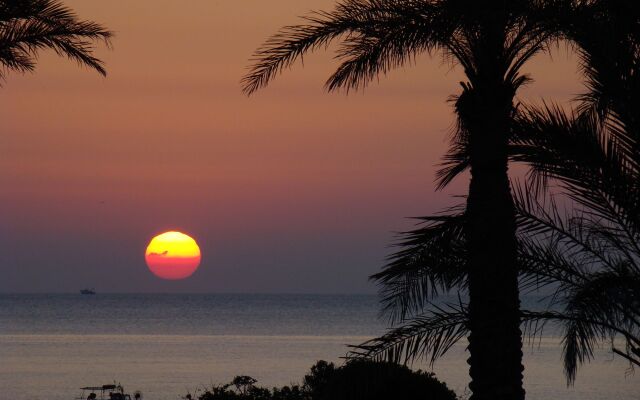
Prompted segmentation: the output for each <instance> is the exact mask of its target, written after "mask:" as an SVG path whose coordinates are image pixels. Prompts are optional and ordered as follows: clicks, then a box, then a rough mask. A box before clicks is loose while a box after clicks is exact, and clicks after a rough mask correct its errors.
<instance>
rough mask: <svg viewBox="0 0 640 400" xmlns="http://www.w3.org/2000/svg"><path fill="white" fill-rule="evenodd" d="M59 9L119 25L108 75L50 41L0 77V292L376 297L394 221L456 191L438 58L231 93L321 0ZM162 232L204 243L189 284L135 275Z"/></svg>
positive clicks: (556, 79) (98, 4)
mask: <svg viewBox="0 0 640 400" xmlns="http://www.w3.org/2000/svg"><path fill="white" fill-rule="evenodd" d="M65 3H66V4H67V5H69V6H70V7H71V8H73V9H74V10H76V11H77V13H78V14H79V15H80V16H81V17H82V18H84V19H93V20H96V21H98V22H101V23H103V24H104V25H106V26H107V27H108V28H109V29H111V30H113V31H114V32H115V33H116V37H115V38H114V40H113V45H114V49H113V50H112V51H108V50H105V49H103V48H100V49H99V51H98V55H99V57H101V58H103V59H104V60H105V62H106V67H107V70H108V74H109V75H108V77H107V78H102V77H100V76H99V75H97V74H96V73H94V72H93V71H88V70H86V69H80V68H78V67H77V66H76V65H74V64H73V63H70V62H68V61H67V60H64V59H61V58H57V57H56V56H55V55H53V54H51V53H45V54H43V55H42V57H41V59H40V60H39V64H38V67H37V69H36V72H35V74H26V75H18V74H10V75H9V76H8V77H7V81H6V82H4V84H3V87H2V88H0V102H1V104H2V110H3V111H2V114H1V117H2V118H1V120H2V121H3V122H2V124H1V125H0V184H1V185H2V187H3V190H2V195H0V210H2V216H3V218H2V220H3V223H2V226H1V227H0V243H1V246H2V247H1V248H0V275H1V276H2V278H3V279H1V280H0V292H75V291H77V290H78V289H80V288H82V287H86V286H89V287H95V288H96V289H97V290H98V291H103V292H287V293H362V292H373V291H374V290H375V288H374V287H373V285H372V284H370V283H369V282H368V280H367V277H368V276H369V275H370V274H371V273H374V272H376V271H377V270H378V269H379V268H380V267H381V266H382V264H383V262H384V257H385V255H387V254H388V253H389V251H390V249H389V245H390V244H391V243H392V240H393V237H394V235H393V232H394V231H401V230H404V229H408V228H410V227H411V226H412V225H413V224H414V222H413V221H411V220H408V219H406V218H405V217H410V216H419V215H426V214H430V213H433V212H437V211H439V210H441V209H442V208H443V207H445V206H447V205H451V204H453V203H454V202H455V201H456V200H455V199H454V198H452V195H456V194H463V193H465V192H466V186H467V179H466V177H463V178H460V179H458V180H457V181H455V182H454V183H453V184H452V185H451V187H450V188H449V189H447V190H446V191H443V192H435V191H434V190H435V189H434V184H433V181H434V171H435V169H436V167H435V166H436V165H437V164H438V163H439V162H440V159H441V157H442V155H444V153H445V151H446V148H447V139H448V133H449V128H450V127H451V125H452V123H453V113H452V110H451V105H450V104H449V103H447V99H448V98H449V96H451V95H452V94H456V93H458V92H459V86H458V81H459V80H461V78H460V71H459V70H456V69H454V70H451V68H450V66H448V65H445V64H443V63H442V61H441V60H440V59H439V58H434V59H429V58H427V57H423V58H421V59H419V60H418V61H417V65H416V66H413V67H407V68H404V69H401V70H396V71H394V72H393V73H391V74H389V75H388V76H386V77H383V78H381V79H380V82H379V83H374V84H373V85H371V86H370V87H369V88H368V89H366V90H365V91H364V92H363V93H351V94H349V95H348V96H345V95H344V94H340V93H338V94H327V93H325V91H324V90H323V83H324V80H325V79H326V78H327V77H328V76H329V74H330V72H331V71H332V69H333V68H334V67H335V66H336V64H335V62H334V61H333V60H332V54H331V53H330V52H327V53H325V52H321V53H319V54H317V55H315V56H312V57H309V58H306V59H305V66H304V68H302V66H300V65H297V67H296V68H294V69H293V70H292V71H288V72H286V73H285V75H284V76H282V77H281V78H279V79H277V80H276V81H275V82H274V83H273V84H272V85H270V87H269V88H267V89H266V90H263V91H261V92H259V93H257V94H256V95H254V96H252V97H250V98H247V97H245V96H244V95H243V94H242V93H241V90H240V85H239V80H240V77H241V76H242V74H243V73H244V72H245V70H246V66H247V65H248V58H249V57H250V56H251V54H252V52H253V51H254V50H255V48H256V47H257V46H259V45H260V44H261V43H262V41H264V40H265V39H266V38H267V37H268V36H269V35H271V34H273V33H275V32H276V31H277V29H279V28H280V27H281V26H283V25H287V24H291V23H295V22H296V21H298V20H297V16H299V15H304V14H306V13H307V12H308V11H310V10H318V9H325V10H326V9H330V8H332V6H333V4H334V1H333V0H309V1H299V0H278V1H272V2H264V1H259V0H249V1H244V2H241V3H239V2H234V1H230V0H226V1H216V2H212V1H208V0H197V1H190V2H188V3H185V2H176V1H150V0H140V1H136V2H125V1H122V0H118V1H109V2H105V1H97V0H82V1H80V0H68V1H65ZM576 68H577V67H576V62H575V60H573V59H570V58H569V57H568V56H567V54H566V52H565V51H564V50H563V49H562V48H560V49H558V50H556V51H555V52H554V57H553V59H551V58H549V57H548V56H546V55H542V56H539V57H538V58H537V59H536V60H535V61H534V62H533V65H532V66H531V67H529V69H528V72H530V73H531V74H532V77H533V78H534V79H535V82H534V83H532V84H530V85H529V86H528V87H527V88H526V89H525V90H524V92H523V93H524V95H523V96H522V97H521V100H524V101H540V99H541V97H542V96H543V95H544V98H545V100H547V101H561V102H565V101H567V100H568V99H570V98H571V97H572V96H574V95H575V94H577V93H579V92H580V91H581V85H580V83H579V82H578V81H577V79H578V77H577V74H576V73H575V72H576ZM167 230H179V231H184V232H185V233H189V234H190V235H192V236H193V237H195V238H196V239H197V241H198V243H199V245H200V247H201V249H202V254H203V258H202V264H201V266H200V268H199V270H198V271H197V272H196V274H195V275H194V276H193V277H192V278H190V279H187V280H184V281H179V282H169V281H161V280H159V279H158V278H156V277H154V276H153V275H152V274H151V273H150V272H149V271H148V270H147V267H146V265H145V261H144V249H145V246H146V245H147V243H148V241H149V240H150V239H151V238H152V237H153V236H154V235H156V234H158V233H160V232H163V231H167Z"/></svg>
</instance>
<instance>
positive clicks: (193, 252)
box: [145, 231, 201, 280]
mask: <svg viewBox="0 0 640 400" xmlns="http://www.w3.org/2000/svg"><path fill="white" fill-rule="evenodd" d="M200 258H201V257H200V247H198V244H197V243H196V241H195V240H193V238H191V237H190V236H188V235H185V234H184V233H181V232H175V231H170V232H165V233H163V234H160V235H158V236H156V237H154V238H153V239H151V242H149V245H148V246H147V251H146V252H145V260H146V261H147V266H148V267H149V270H151V272H153V274H154V275H156V276H157V277H159V278H162V279H169V280H178V279H185V278H188V277H190V276H191V275H192V274H193V273H194V272H195V271H196V270H197V269H198V266H199V265H200Z"/></svg>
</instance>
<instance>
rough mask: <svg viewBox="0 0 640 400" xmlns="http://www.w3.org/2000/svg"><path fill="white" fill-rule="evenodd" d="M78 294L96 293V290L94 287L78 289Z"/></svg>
mask: <svg viewBox="0 0 640 400" xmlns="http://www.w3.org/2000/svg"><path fill="white" fill-rule="evenodd" d="M80 294H96V290H95V289H93V288H92V289H82V290H81V291H80Z"/></svg>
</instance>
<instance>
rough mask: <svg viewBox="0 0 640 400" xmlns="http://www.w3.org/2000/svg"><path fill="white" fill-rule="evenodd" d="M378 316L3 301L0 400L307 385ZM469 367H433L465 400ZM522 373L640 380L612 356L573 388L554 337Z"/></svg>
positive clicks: (347, 304)
mask: <svg viewBox="0 0 640 400" xmlns="http://www.w3.org/2000/svg"><path fill="white" fill-rule="evenodd" d="M377 311H378V303H377V299H376V297H375V296H346V295H344V296H335V295H204V294H198V295H195V294H194V295H170V294H98V295H95V296H86V295H85V296H83V295H80V294H77V295H76V294H68V295H58V294H56V295H0V388H1V389H0V398H1V399H7V400H9V399H11V400H13V399H16V400H21V399H25V400H26V399H29V400H38V399H40V400H45V399H46V400H70V399H73V398H75V397H77V396H78V395H79V394H80V391H79V390H78V388H80V387H82V386H94V385H102V384H106V383H112V382H114V381H115V382H119V383H121V384H122V385H123V386H124V387H125V389H126V390H127V391H129V392H133V391H134V390H141V391H142V392H143V393H144V397H145V399H150V400H154V399H157V400H174V399H179V398H181V397H182V396H184V395H185V394H186V393H187V392H188V391H191V392H192V393H193V392H194V391H195V390H196V389H198V388H202V387H204V386H207V385H211V384H212V383H226V382H228V381H230V380H231V379H232V378H233V376H235V375H239V374H243V375H251V376H253V377H254V378H256V379H258V381H259V384H262V385H264V386H272V385H283V384H290V383H295V382H300V380H301V379H302V377H303V375H304V374H305V373H306V372H307V370H308V369H309V367H310V366H311V365H312V364H313V363H314V362H315V361H316V360H319V359H325V360H331V361H337V362H340V357H341V356H342V355H344V354H345V352H346V350H347V348H346V344H357V343H360V342H362V341H364V340H366V339H368V338H371V337H373V336H376V335H378V334H380V333H382V332H384V330H385V325H384V324H383V323H382V322H381V321H379V320H378V319H377ZM466 358H467V354H465V344H464V343H461V344H460V345H459V346H456V347H455V348H454V349H452V350H451V352H450V353H449V354H448V355H447V356H446V357H445V358H444V359H442V360H440V361H439V362H438V363H436V365H435V366H434V367H433V370H434V371H435V372H436V374H437V375H438V377H439V378H440V379H442V380H444V381H446V382H447V383H448V385H449V386H450V387H451V388H453V389H454V390H455V391H456V392H457V393H458V394H460V395H463V396H464V395H465V393H466V390H465V388H466V384H467V380H468V377H467V365H466V362H465V360H466ZM525 365H526V389H527V393H528V399H533V400H538V399H539V400H547V399H567V400H573V399H575V400H578V399H581V400H582V399H584V400H595V399H603V400H604V399H617V400H621V399H638V398H640V374H636V375H630V374H629V373H628V365H627V364H626V363H624V362H623V361H622V360H620V359H619V358H613V357H612V356H611V355H610V354H609V353H608V352H607V351H606V349H601V350H599V351H598V352H597V358H596V360H595V361H594V362H592V363H591V364H590V365H588V366H587V367H585V368H583V369H582V370H581V371H580V374H579V376H578V381H577V382H576V384H575V386H574V387H572V388H567V387H566V384H565V381H564V378H563V375H562V366H561V359H560V347H559V339H558V338H557V337H555V336H554V335H553V334H549V335H546V336H544V337H543V338H542V339H541V340H539V341H537V342H536V343H535V345H534V346H531V347H528V348H527V349H526V354H525ZM421 367H423V368H424V366H421ZM427 369H429V368H427Z"/></svg>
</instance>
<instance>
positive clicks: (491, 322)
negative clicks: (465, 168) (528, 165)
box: [458, 80, 525, 400]
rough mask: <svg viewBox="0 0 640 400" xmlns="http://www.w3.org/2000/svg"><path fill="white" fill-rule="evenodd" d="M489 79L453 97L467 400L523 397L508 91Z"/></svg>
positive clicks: (506, 399)
mask: <svg viewBox="0 0 640 400" xmlns="http://www.w3.org/2000/svg"><path fill="white" fill-rule="evenodd" d="M493 82H496V84H489V85H486V86H484V87H482V88H478V87H474V88H471V87H468V88H466V89H465V93H463V95H462V96H461V98H460V100H459V101H458V103H461V102H463V103H462V104H459V105H458V112H459V114H460V117H461V122H462V123H463V124H464V125H465V129H466V131H467V132H468V134H469V150H470V160H471V183H470V186H469V197H468V199H467V226H466V232H467V235H468V236H467V237H468V242H467V243H468V244H467V246H468V247H467V250H468V253H467V254H468V260H467V261H468V265H469V328H470V332H471V333H470V335H469V353H470V357H469V359H468V363H469V367H470V368H469V375H470V376H471V383H470V384H469V388H470V389H471V391H472V396H471V400H523V399H524V397H525V392H524V389H523V386H522V380H523V370H524V367H523V366H522V332H521V330H520V317H519V309H520V300H519V293H518V270H517V248H516V246H517V243H516V223H515V214H514V206H513V200H512V197H511V189H510V185H509V178H508V174H507V169H508V153H507V139H508V134H509V127H510V121H511V117H512V113H513V90H510V88H508V85H505V84H504V83H503V82H502V81H501V80H500V81H498V80H493ZM461 105H464V107H462V108H461ZM461 111H462V113H461Z"/></svg>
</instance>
